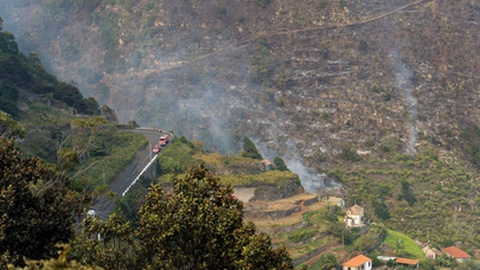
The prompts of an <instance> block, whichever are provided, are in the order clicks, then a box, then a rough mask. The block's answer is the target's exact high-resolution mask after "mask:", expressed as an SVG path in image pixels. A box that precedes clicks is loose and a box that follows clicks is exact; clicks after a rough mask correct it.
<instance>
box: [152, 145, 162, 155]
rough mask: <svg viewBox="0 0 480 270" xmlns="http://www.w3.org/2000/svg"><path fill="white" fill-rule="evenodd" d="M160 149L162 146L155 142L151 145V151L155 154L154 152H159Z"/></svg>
mask: <svg viewBox="0 0 480 270" xmlns="http://www.w3.org/2000/svg"><path fill="white" fill-rule="evenodd" d="M160 150H162V147H160V145H158V144H156V145H155V146H154V147H153V150H152V152H153V153H155V154H156V153H158V152H160Z"/></svg>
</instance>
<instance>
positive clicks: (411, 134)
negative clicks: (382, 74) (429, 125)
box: [389, 50, 418, 157]
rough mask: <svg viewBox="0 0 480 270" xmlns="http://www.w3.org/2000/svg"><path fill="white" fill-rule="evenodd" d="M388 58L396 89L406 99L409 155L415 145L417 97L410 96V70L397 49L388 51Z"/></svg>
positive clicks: (413, 152)
mask: <svg viewBox="0 0 480 270" xmlns="http://www.w3.org/2000/svg"><path fill="white" fill-rule="evenodd" d="M389 58H390V59H391V60H392V65H393V71H394V72H395V83H396V85H397V87H398V89H400V90H401V92H402V94H403V96H404V97H405V100H406V106H407V108H408V110H409V113H410V118H409V120H408V126H407V130H408V142H407V152H408V154H409V155H410V156H412V157H413V156H415V145H416V144H417V110H418V102H417V99H416V98H415V97H414V96H412V72H411V71H410V69H408V67H407V66H406V65H405V63H403V61H402V60H401V59H400V57H399V54H398V52H397V51H395V50H392V51H390V53H389Z"/></svg>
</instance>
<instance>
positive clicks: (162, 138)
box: [158, 135, 168, 146]
mask: <svg viewBox="0 0 480 270" xmlns="http://www.w3.org/2000/svg"><path fill="white" fill-rule="evenodd" d="M158 143H159V144H160V146H165V145H167V143H168V136H167V135H162V136H160V139H159V141H158Z"/></svg>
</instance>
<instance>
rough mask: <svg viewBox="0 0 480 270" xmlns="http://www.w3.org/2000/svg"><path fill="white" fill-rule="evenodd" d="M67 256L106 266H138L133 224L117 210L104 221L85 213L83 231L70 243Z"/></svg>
mask: <svg viewBox="0 0 480 270" xmlns="http://www.w3.org/2000/svg"><path fill="white" fill-rule="evenodd" d="M69 257H70V258H71V259H75V260H77V261H79V262H80V263H82V264H88V265H96V266H100V267H103V268H105V269H116V270H120V269H125V270H129V269H137V267H135V259H136V257H135V244H134V241H133V228H132V227H131V226H130V223H129V222H125V221H123V220H122V218H121V217H120V216H118V215H116V214H112V215H111V216H110V217H109V218H108V220H106V221H105V222H102V221H100V220H98V219H97V218H94V217H90V216H87V217H86V218H85V219H84V222H83V231H82V234H81V235H79V236H78V237H77V238H76V239H75V240H74V241H73V243H72V250H71V252H70V254H69Z"/></svg>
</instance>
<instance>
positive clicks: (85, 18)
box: [0, 0, 480, 171]
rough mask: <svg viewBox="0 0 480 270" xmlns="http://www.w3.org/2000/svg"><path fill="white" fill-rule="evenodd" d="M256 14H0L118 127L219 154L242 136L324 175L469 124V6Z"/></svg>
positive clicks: (127, 10)
mask: <svg viewBox="0 0 480 270" xmlns="http://www.w3.org/2000/svg"><path fill="white" fill-rule="evenodd" d="M260 2H261V1H247V0H235V1H232V0H219V1H198V0H182V1H147V0H144V1H130V0H119V1H114V0H111V1H106V0H105V1H100V0H99V1H89V2H87V1H78V2H76V3H70V2H68V1H66V0H51V1H39V0H29V1H28V0H23V1H6V2H5V3H3V4H0V5H1V6H0V10H1V11H0V16H3V17H4V18H5V19H6V20H5V23H4V24H5V28H6V29H7V30H9V29H10V30H11V31H13V32H14V33H15V34H16V36H17V39H19V40H21V43H22V44H27V46H26V47H25V48H23V49H24V50H34V51H37V52H39V53H40V56H41V57H42V59H47V63H45V64H46V65H47V66H49V67H50V68H51V69H52V70H53V71H54V72H55V73H56V74H58V76H59V77H60V78H61V79H62V80H72V81H74V82H76V83H77V84H78V85H79V86H80V87H81V88H82V89H83V90H84V91H85V94H90V95H93V96H94V97H96V98H97V99H98V100H100V101H101V102H106V103H108V104H109V105H110V106H111V107H113V108H114V109H116V110H117V111H118V114H119V116H120V119H121V120H122V121H128V120H131V119H135V120H137V121H138V122H139V123H140V124H141V125H150V126H161V127H164V128H166V129H171V130H174V131H175V132H176V133H177V134H184V135H187V136H188V137H189V138H192V139H200V140H203V141H205V142H206V144H207V145H208V146H209V147H213V148H215V149H216V150H220V151H223V152H228V151H231V150H232V149H233V150H236V149H238V144H235V143H236V142H237V137H235V135H245V134H246V135H249V136H251V137H252V138H255V139H256V142H257V144H258V145H260V148H261V149H262V150H263V152H266V153H272V155H273V154H275V155H282V156H283V157H284V158H285V159H286V160H295V159H298V160H301V161H302V162H303V163H304V164H305V165H306V166H307V167H311V168H315V169H316V170H317V171H324V170H327V169H329V168H332V167H334V166H337V165H338V163H339V162H341V159H340V156H341V155H342V153H345V152H348V151H347V150H352V151H354V152H355V153H356V154H358V155H375V151H376V149H378V148H379V147H381V146H385V145H386V144H388V143H389V142H391V141H393V142H396V141H398V142H400V145H396V146H395V147H398V148H399V149H400V150H401V151H403V152H405V153H407V154H410V155H414V154H415V152H416V151H419V149H421V148H422V146H424V145H431V144H432V142H433V143H434V144H435V145H436V146H437V147H444V148H446V149H449V148H448V147H452V145H453V144H451V142H452V141H453V140H455V138H456V136H458V134H459V132H460V130H461V129H462V128H463V127H466V126H469V125H479V124H480V123H479V122H480V119H479V106H480V104H479V95H478V93H479V90H480V89H479V86H478V85H479V80H480V74H479V70H480V66H479V63H480V56H479V55H478V54H477V53H476V52H478V51H480V42H479V41H480V40H479V36H478V29H477V28H478V24H479V23H480V18H479V17H480V15H479V14H480V4H479V3H477V1H473V0H460V1H446V0H445V1H427V0H425V1H421V0H420V1H414V2H411V1H400V0H389V1H376V0H340V1H326V0H309V1H287V0H272V1H266V2H268V4H266V6H265V7H262V6H261V5H260V4H259V3H260ZM262 3H263V2H262ZM25 14H28V16H29V19H28V20H24V19H21V18H25V17H22V16H24V15H25ZM450 150H451V149H450Z"/></svg>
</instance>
